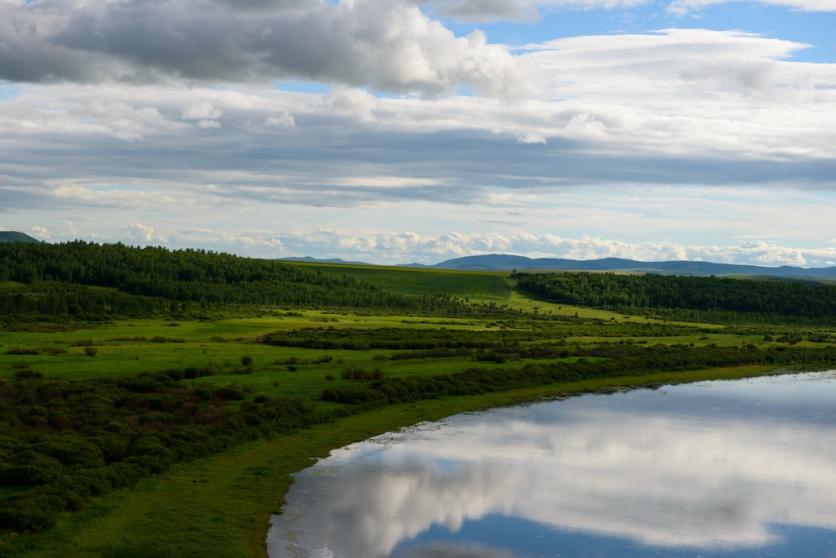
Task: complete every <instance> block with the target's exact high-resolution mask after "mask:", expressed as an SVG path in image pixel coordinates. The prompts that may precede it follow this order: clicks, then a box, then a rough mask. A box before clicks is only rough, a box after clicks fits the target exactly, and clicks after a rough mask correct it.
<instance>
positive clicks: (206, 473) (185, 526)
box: [0, 366, 775, 558]
mask: <svg viewBox="0 0 836 558" xmlns="http://www.w3.org/2000/svg"><path fill="white" fill-rule="evenodd" d="M774 370H775V369H774V367H768V366H744V367H734V368H721V369H709V370H699V371H689V372H668V373H656V374H648V375H643V376H632V377H629V376H628V377H618V378H599V379H593V380H583V381H577V382H567V383H560V384H552V385H548V386H539V387H536V388H528V389H520V390H513V391H506V392H497V393H490V394H482V395H474V396H461V397H446V398H442V399H436V400H427V401H420V402H416V403H409V404H399V405H392V406H388V407H383V408H380V409H375V410H373V411H368V412H364V413H361V414H358V415H354V416H350V417H347V418H344V419H341V420H339V421H338V422H336V423H330V424H323V425H318V426H316V427H314V428H311V429H307V430H303V431H299V432H295V433H293V434H289V435H284V436H277V437H274V438H271V439H268V440H262V441H258V442H254V443H250V444H246V445H243V446H241V447H239V448H236V449H234V450H232V451H228V452H225V453H223V454H220V455H217V456H213V457H210V458H206V459H201V460H199V461H195V462H191V463H187V464H182V465H178V466H176V467H175V468H173V469H172V470H171V471H169V472H167V473H165V474H163V475H159V476H156V477H152V478H148V479H145V480H143V481H141V482H140V483H139V484H137V485H136V486H135V487H133V488H132V489H130V490H123V491H117V492H113V493H111V494H109V495H107V496H105V497H102V498H100V499H98V500H96V501H94V502H93V503H92V504H91V505H90V506H89V507H88V508H87V509H85V510H84V511H82V512H79V513H76V514H74V515H67V517H66V518H65V519H63V520H62V521H60V522H59V523H58V525H56V527H55V528H54V529H51V530H49V531H48V532H45V533H43V534H41V535H38V536H37V537H35V538H34V539H32V540H31V544H34V545H37V546H33V547H31V548H30V549H29V550H28V551H25V552H23V551H18V550H15V551H14V553H11V549H12V548H15V547H16V545H15V544H14V542H15V541H11V544H9V545H7V546H6V548H5V549H4V548H3V547H0V556H38V557H45V558H58V557H62V558H63V557H65V556H74V557H79V558H92V557H107V558H139V557H142V558H162V557H173V556H177V557H204V556H213V557H218V558H226V557H229V558H245V557H248V558H253V557H261V556H264V553H265V538H266V533H267V529H268V528H269V518H270V515H272V514H273V513H276V512H277V511H278V510H279V509H280V508H281V506H282V499H283V496H284V494H285V493H286V491H287V490H288V488H289V487H290V485H291V483H292V481H293V478H292V476H291V475H292V474H293V473H295V472H297V471H299V470H301V469H304V468H305V467H307V466H309V465H310V464H311V463H312V462H313V460H314V459H316V458H319V457H325V456H327V455H328V453H329V452H330V451H331V450H333V449H336V448H339V447H342V446H345V445H347V444H350V443H354V442H358V441H361V440H364V439H366V438H369V437H371V436H375V435H378V434H382V433H385V432H388V431H392V430H396V429H399V428H403V427H407V426H410V425H414V424H416V423H419V422H422V421H428V420H438V419H441V418H443V417H446V416H450V415H454V414H457V413H462V412H469V411H478V410H483V409H487V408H490V407H497V406H502V405H510V404H518V403H524V402H527V401H533V400H538V399H542V398H549V397H561V396H570V395H575V394H580V393H586V392H601V391H608V390H620V389H629V388H639V387H646V386H652V385H659V384H671V383H683V382H693V381H701V380H725V379H739V378H745V377H753V376H759V375H763V374H767V373H770V372H773V371H774Z"/></svg>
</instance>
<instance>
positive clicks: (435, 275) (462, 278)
mask: <svg viewBox="0 0 836 558" xmlns="http://www.w3.org/2000/svg"><path fill="white" fill-rule="evenodd" d="M294 265H300V266H304V267H307V268H309V269H317V270H319V271H320V273H323V274H325V275H334V276H337V277H341V276H343V275H346V276H348V277H351V278H354V279H357V280H360V281H365V282H367V283H371V284H372V285H376V286H378V287H380V288H382V289H385V290H387V291H392V292H396V293H402V294H416V295H422V294H441V293H443V294H449V295H452V296H457V297H469V298H472V299H480V300H486V301H495V302H504V301H507V300H508V299H509V297H510V296H511V285H510V283H509V281H508V275H509V274H508V273H503V272H499V273H491V272H485V273H481V272H473V271H450V270H440V269H411V268H402V267H386V266H371V265H341V264H319V263H316V264H312V263H296V264H294Z"/></svg>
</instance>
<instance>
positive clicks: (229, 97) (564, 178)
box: [0, 0, 836, 266]
mask: <svg viewBox="0 0 836 558" xmlns="http://www.w3.org/2000/svg"><path fill="white" fill-rule="evenodd" d="M242 6H243V7H242ZM26 29H36V31H35V32H23V31H22V30H26ZM833 29H836V1H834V0H768V1H758V2H723V1H722V0H667V1H664V2H646V1H643V0H501V1H500V0H353V1H348V0H342V1H322V2H319V1H310V0H258V1H253V2H249V3H247V4H246V5H242V4H240V3H236V2H231V1H230V0H180V1H175V0H159V1H157V2H154V3H147V2H141V1H139V0H126V1H124V2H118V3H90V2H81V1H80V0H40V1H39V2H24V1H22V0H5V1H3V2H0V37H2V39H3V41H4V44H6V45H8V47H7V48H5V49H4V50H0V228H4V229H17V230H24V231H26V232H30V233H32V234H35V235H36V236H39V237H42V238H45V239H48V240H51V241H62V240H68V239H71V238H86V239H93V240H99V241H123V242H131V243H136V244H163V245H167V246H171V247H186V246H197V247H203V248H209V249H217V250H227V251H232V252H236V253H241V254H249V255H255V256H262V257H284V256H302V255H312V256H317V257H344V258H351V259H362V260H366V261H372V262H381V263H399V262H407V261H420V262H434V261H440V260H443V259H446V258H450V257H457V256H462V255H467V254H475V253H485V252H514V253H521V254H527V255H532V256H552V257H561V256H563V257H573V258H596V257H608V256H620V257H631V258H637V259H645V260H659V259H686V258H688V259H703V260H715V261H728V262H740V263H755V264H762V265H782V264H792V265H806V266H825V265H836V219H833V215H834V211H833V208H834V207H836V150H834V148H833V145H836V34H834V33H833V32H832V30H833Z"/></svg>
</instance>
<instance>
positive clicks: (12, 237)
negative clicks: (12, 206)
mask: <svg viewBox="0 0 836 558" xmlns="http://www.w3.org/2000/svg"><path fill="white" fill-rule="evenodd" d="M0 242H26V243H29V244H38V243H40V242H41V241H40V240H38V239H37V238H33V237H31V236H29V235H28V234H26V233H22V232H17V231H0Z"/></svg>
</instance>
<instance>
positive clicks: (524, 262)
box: [433, 254, 836, 279]
mask: <svg viewBox="0 0 836 558" xmlns="http://www.w3.org/2000/svg"><path fill="white" fill-rule="evenodd" d="M433 267H435V268H438V269H458V270H473V271H511V270H514V269H516V270H537V271H622V272H637V273H660V274H668V275H749V276H770V277H786V278H799V279H804V278H806V279H836V267H827V268H803V267H793V266H782V267H764V266H756V265H738V264H724V263H713V262H697V261H687V260H683V261H664V262H643V261H638V260H628V259H622V258H603V259H598V260H572V259H562V258H527V257H525V256H514V255H508V254H486V255H481V256H466V257H463V258H455V259H452V260H447V261H444V262H441V263H439V264H436V265H434V266H433Z"/></svg>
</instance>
